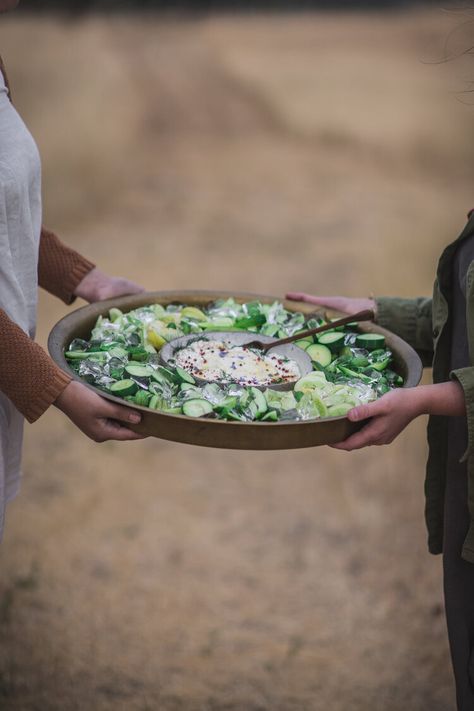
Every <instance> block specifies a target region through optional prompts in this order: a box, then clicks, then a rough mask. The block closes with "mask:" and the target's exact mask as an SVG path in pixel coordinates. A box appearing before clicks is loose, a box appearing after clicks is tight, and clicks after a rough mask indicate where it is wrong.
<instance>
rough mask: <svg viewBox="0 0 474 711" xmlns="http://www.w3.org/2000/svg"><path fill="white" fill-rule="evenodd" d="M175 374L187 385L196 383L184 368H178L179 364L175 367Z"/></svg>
mask: <svg viewBox="0 0 474 711" xmlns="http://www.w3.org/2000/svg"><path fill="white" fill-rule="evenodd" d="M176 375H177V376H178V378H179V379H180V380H181V382H182V383H188V384H189V385H195V384H196V381H195V380H194V378H193V376H192V375H191V374H190V373H188V372H187V371H186V370H183V368H180V367H179V366H177V367H176Z"/></svg>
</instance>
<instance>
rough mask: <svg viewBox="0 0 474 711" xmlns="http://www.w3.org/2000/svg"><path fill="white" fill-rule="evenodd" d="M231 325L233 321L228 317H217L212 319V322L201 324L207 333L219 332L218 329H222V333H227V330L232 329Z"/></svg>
mask: <svg viewBox="0 0 474 711" xmlns="http://www.w3.org/2000/svg"><path fill="white" fill-rule="evenodd" d="M233 325H234V320H233V319H232V318H230V317H229V316H218V317H216V318H213V319H212V321H208V322H207V323H203V324H202V328H205V329H206V330H207V331H219V330H220V329H222V330H223V331H227V329H228V328H230V327H232V326H233Z"/></svg>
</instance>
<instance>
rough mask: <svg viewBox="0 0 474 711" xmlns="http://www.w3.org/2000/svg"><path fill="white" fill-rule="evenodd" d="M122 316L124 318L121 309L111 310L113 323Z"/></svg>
mask: <svg viewBox="0 0 474 711" xmlns="http://www.w3.org/2000/svg"><path fill="white" fill-rule="evenodd" d="M121 316H123V313H122V312H121V311H120V309H116V308H115V307H113V308H111V309H110V310H109V319H110V320H111V321H112V323H114V322H115V321H117V320H118V319H119V318H120V317H121Z"/></svg>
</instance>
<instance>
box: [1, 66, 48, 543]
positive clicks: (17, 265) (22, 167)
mask: <svg viewBox="0 0 474 711" xmlns="http://www.w3.org/2000/svg"><path fill="white" fill-rule="evenodd" d="M40 233H41V164H40V157H39V153H38V149H37V147H36V144H35V142H34V140H33V138H32V136H31V134H30V133H29V131H28V129H27V128H26V126H25V124H24V123H23V121H22V119H21V118H20V116H19V115H18V113H17V112H16V110H15V108H14V107H13V105H12V104H11V103H10V100H9V97H8V90H7V88H6V86H5V82H4V79H3V76H2V74H1V72H0V308H1V309H3V310H4V311H5V312H6V313H7V315H8V316H9V317H10V318H11V319H12V320H13V321H15V323H17V324H18V326H20V328H21V329H22V330H23V331H25V333H27V334H28V335H29V336H30V337H31V338H34V336H35V329H36V308H37V298H38V296H37V295H38V251H39V240H40ZM0 338H1V334H0ZM0 347H1V344H0ZM23 421H24V420H23V416H22V415H21V414H20V412H19V411H18V410H17V409H16V408H15V407H14V405H13V404H12V402H11V401H10V400H9V399H8V398H7V397H6V396H5V395H4V394H3V393H1V392H0V538H1V537H2V533H3V528H4V522H5V508H6V504H7V502H8V501H10V500H11V499H12V498H13V497H14V496H16V494H17V493H18V489H19V483H20V468H21V447H22V439H23Z"/></svg>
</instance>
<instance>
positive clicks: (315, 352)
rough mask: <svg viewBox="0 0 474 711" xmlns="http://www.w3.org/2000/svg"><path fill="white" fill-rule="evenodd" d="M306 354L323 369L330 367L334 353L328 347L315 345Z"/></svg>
mask: <svg viewBox="0 0 474 711" xmlns="http://www.w3.org/2000/svg"><path fill="white" fill-rule="evenodd" d="M306 353H307V354H308V355H309V357H310V358H311V360H312V361H314V362H315V363H319V365H322V366H323V367H325V366H327V365H329V363H330V362H331V360H332V353H331V351H330V350H329V348H328V347H327V346H324V345H322V344H320V343H314V344H313V345H312V346H309V347H308V348H307V349H306Z"/></svg>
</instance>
